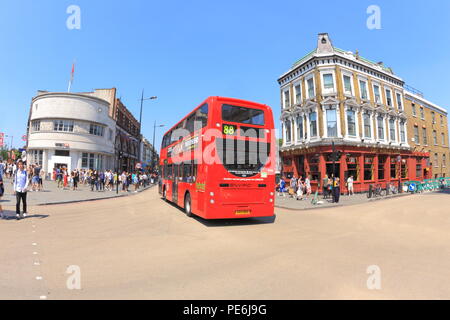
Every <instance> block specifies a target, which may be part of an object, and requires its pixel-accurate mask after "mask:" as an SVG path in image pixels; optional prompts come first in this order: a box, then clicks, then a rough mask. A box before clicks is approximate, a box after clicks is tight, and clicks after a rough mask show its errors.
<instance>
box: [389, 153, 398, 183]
mask: <svg viewBox="0 0 450 320" xmlns="http://www.w3.org/2000/svg"><path fill="white" fill-rule="evenodd" d="M390 169H391V179H396V178H398V177H397V158H396V157H391V167H390Z"/></svg>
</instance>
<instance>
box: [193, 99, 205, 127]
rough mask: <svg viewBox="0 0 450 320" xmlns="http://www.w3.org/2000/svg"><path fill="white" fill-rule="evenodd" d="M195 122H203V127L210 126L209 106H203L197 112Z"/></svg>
mask: <svg viewBox="0 0 450 320" xmlns="http://www.w3.org/2000/svg"><path fill="white" fill-rule="evenodd" d="M195 121H196V122H197V121H198V122H201V127H202V128H203V127H206V125H207V124H208V104H204V105H202V106H201V107H200V108H199V109H198V110H197V112H196V115H195Z"/></svg>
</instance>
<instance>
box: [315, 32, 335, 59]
mask: <svg viewBox="0 0 450 320" xmlns="http://www.w3.org/2000/svg"><path fill="white" fill-rule="evenodd" d="M333 52H334V49H333V44H332V43H331V39H330V37H329V36H328V33H319V36H318V39H317V53H319V54H320V53H333Z"/></svg>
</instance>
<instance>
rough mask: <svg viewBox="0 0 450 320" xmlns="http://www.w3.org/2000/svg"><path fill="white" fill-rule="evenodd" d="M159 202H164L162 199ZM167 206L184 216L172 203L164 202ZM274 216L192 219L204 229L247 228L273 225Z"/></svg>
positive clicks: (178, 207) (181, 210) (181, 209)
mask: <svg viewBox="0 0 450 320" xmlns="http://www.w3.org/2000/svg"><path fill="white" fill-rule="evenodd" d="M161 200H163V201H164V199H163V198H161ZM166 203H167V204H169V205H171V206H172V207H174V208H175V209H177V210H179V211H180V212H181V213H182V214H184V210H183V208H181V207H180V206H178V205H176V204H175V203H173V202H168V201H166ZM276 217H277V216H276V215H274V216H273V217H258V218H241V219H214V220H206V219H203V218H201V217H199V216H196V215H194V216H193V217H192V219H194V220H196V221H198V222H200V223H201V224H203V225H204V226H205V227H237V226H247V225H258V224H271V223H275V220H276Z"/></svg>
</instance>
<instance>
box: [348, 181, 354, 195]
mask: <svg viewBox="0 0 450 320" xmlns="http://www.w3.org/2000/svg"><path fill="white" fill-rule="evenodd" d="M347 190H348V195H349V196H350V195H353V194H354V192H353V176H350V177H348V179H347Z"/></svg>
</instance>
